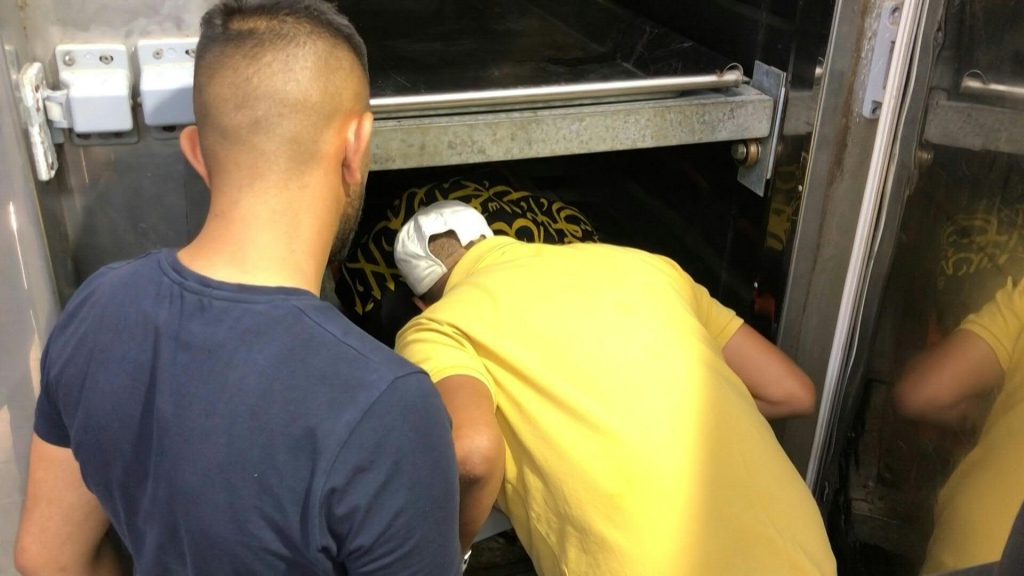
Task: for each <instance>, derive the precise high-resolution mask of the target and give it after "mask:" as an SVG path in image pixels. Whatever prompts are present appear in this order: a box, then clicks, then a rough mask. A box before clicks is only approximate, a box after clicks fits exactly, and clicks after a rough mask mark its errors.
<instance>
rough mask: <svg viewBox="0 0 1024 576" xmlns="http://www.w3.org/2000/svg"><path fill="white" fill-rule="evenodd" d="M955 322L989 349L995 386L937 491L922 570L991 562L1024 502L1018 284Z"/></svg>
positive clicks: (1023, 324)
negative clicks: (972, 438)
mask: <svg viewBox="0 0 1024 576" xmlns="http://www.w3.org/2000/svg"><path fill="white" fill-rule="evenodd" d="M960 328H961V329H963V330H970V331H971V332H973V333H975V334H977V335H978V336H980V337H981V338H982V339H983V340H985V342H987V343H988V345H989V346H991V347H992V350H993V351H994V352H995V354H996V357H997V358H998V359H999V364H1000V366H1002V368H1003V371H1004V378H1003V385H1002V389H1001V390H1000V391H999V394H998V396H996V400H995V403H994V404H993V405H992V410H991V412H989V415H988V418H987V419H986V420H985V424H984V426H983V427H982V430H981V434H980V435H979V436H978V443H977V445H976V446H975V447H974V449H973V450H971V451H970V453H968V454H967V456H966V457H964V459H963V461H962V462H961V463H960V464H959V465H958V466H957V468H956V470H954V471H953V474H952V475H951V476H950V477H949V480H947V481H946V485H945V486H943V488H942V491H941V492H939V498H938V501H937V502H936V505H935V530H934V531H933V532H932V538H931V541H930V542H929V543H928V554H927V557H926V560H925V564H924V568H923V569H922V573H924V574H932V573H936V572H945V571H949V570H953V569H956V568H966V567H968V566H974V565H977V564H984V563H988V562H995V561H996V560H998V559H999V557H1000V556H1001V555H1002V552H1003V547H1004V546H1005V545H1006V538H1007V537H1008V536H1009V534H1010V528H1011V527H1012V526H1013V520H1014V518H1015V517H1016V516H1017V511H1018V510H1019V509H1020V506H1021V502H1022V501H1024V338H1022V337H1021V336H1022V332H1024V282H1022V283H1020V284H1019V285H1017V287H1016V288H1015V287H1014V286H1013V283H1012V282H1010V281H1007V284H1006V287H1005V288H1003V289H1001V290H1000V291H999V292H998V293H997V294H996V296H995V298H994V299H993V300H992V301H991V302H989V303H988V304H986V305H985V306H984V307H983V308H982V309H981V310H980V311H979V312H977V313H976V314H972V315H970V316H968V317H967V318H966V319H965V320H964V321H963V324H961V325H960Z"/></svg>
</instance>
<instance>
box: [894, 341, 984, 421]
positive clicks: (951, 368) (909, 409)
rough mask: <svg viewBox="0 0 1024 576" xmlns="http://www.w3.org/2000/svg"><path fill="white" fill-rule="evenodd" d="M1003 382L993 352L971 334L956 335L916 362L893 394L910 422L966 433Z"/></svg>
mask: <svg viewBox="0 0 1024 576" xmlns="http://www.w3.org/2000/svg"><path fill="white" fill-rule="evenodd" d="M1002 380H1003V368H1002V366H1000V365H999V359H998V357H996V353H995V351H993V350H992V347H991V346H989V344H988V343H987V342H985V341H984V340H983V339H982V338H981V337H980V336H978V335H977V334H975V333H973V332H971V331H969V330H956V331H954V332H953V333H952V334H950V335H949V336H948V337H947V338H946V339H945V340H943V341H942V342H940V343H939V344H938V345H937V346H935V347H934V348H932V349H930V350H928V351H926V352H924V353H923V354H921V355H920V356H918V357H917V358H915V359H914V360H913V361H911V362H910V364H909V365H908V366H907V369H906V370H905V371H904V373H903V375H902V376H901V377H900V380H899V382H897V384H896V388H895V389H894V390H893V403H894V404H895V407H896V410H897V411H898V412H899V413H900V414H902V415H904V416H906V417H907V418H911V419H914V420H920V421H923V422H930V423H933V424H939V425H942V426H949V427H954V428H959V427H964V426H967V425H970V424H971V423H972V422H973V421H974V420H975V419H976V417H977V416H978V414H979V412H980V410H981V409H982V407H983V406H984V400H985V398H986V397H987V396H988V395H990V394H992V393H993V392H994V391H995V390H996V389H997V388H998V387H999V385H1000V384H1001V383H1002Z"/></svg>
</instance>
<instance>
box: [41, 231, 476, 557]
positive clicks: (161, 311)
mask: <svg viewBox="0 0 1024 576" xmlns="http://www.w3.org/2000/svg"><path fill="white" fill-rule="evenodd" d="M42 370H43V384H42V391H41V394H40V397H39V402H38V405H37V407H36V424H35V431H36V433H37V434H38V435H39V437H40V438H42V439H43V440H45V441H47V442H49V443H51V444H55V445H58V446H66V447H67V446H69V447H70V448H71V450H72V451H73V453H74V455H75V457H76V458H77V460H78V462H79V464H80V466H81V470H82V477H83V479H84V480H85V484H86V485H87V486H88V488H89V490H91V491H92V492H93V493H94V494H95V495H96V496H97V498H98V499H99V501H100V502H101V503H102V504H103V507H104V509H105V510H106V512H107V514H108V515H109V516H110V519H111V522H112V523H113V525H114V527H115V528H116V530H117V532H118V534H119V535H120V536H121V537H122V539H123V540H124V541H125V544H126V545H127V546H128V549H129V550H130V552H131V554H132V556H133V559H134V562H135V571H136V573H138V574H146V575H149V574H161V575H162V574H214V575H226V574H246V575H251V574H349V575H351V576H355V575H363V574H375V575H382V576H399V575H404V574H422V575H426V576H435V575H453V574H458V572H459V567H460V566H461V558H460V554H459V545H458V480H457V472H456V466H455V456H454V451H453V448H452V442H451V429H450V423H449V420H448V415H447V412H446V411H445V408H444V405H443V404H442V403H441V400H440V398H439V396H438V394H437V391H436V390H435V389H434V387H433V385H432V384H431V382H430V380H429V379H428V378H427V376H426V375H425V374H424V373H423V372H421V371H420V370H419V369H417V368H416V367H414V366H413V365H412V364H409V363H408V362H406V361H405V360H403V359H401V358H399V357H398V356H396V355H395V354H394V353H393V352H392V351H391V350H389V349H387V348H386V347H385V346H383V345H381V344H379V343H377V342H376V341H374V340H373V339H372V338H370V337H369V336H367V335H366V334H364V333H363V332H361V331H359V330H358V329H357V328H355V327H354V326H353V325H352V324H350V323H349V322H348V321H347V320H346V319H344V317H343V316H341V314H340V313H339V312H338V311H336V310H335V309H334V308H333V307H331V306H330V305H329V304H326V303H324V302H321V301H320V300H319V299H317V298H316V297H315V296H314V295H313V294H311V293H309V292H307V291H304V290H300V289H297V288H281V287H277V288H275V287H259V286H248V285H239V284H228V283H224V282H219V281H215V280H212V279H210V278H207V277H204V276H201V275H199V274H196V273H195V272H192V271H191V270H189V269H187V268H185V267H184V266H183V265H182V264H181V262H179V261H178V259H177V257H176V255H175V253H174V251H172V250H164V251H159V252H152V253H149V254H147V255H145V256H142V257H140V258H138V259H135V260H132V261H129V262H124V263H119V264H114V265H111V266H108V267H106V268H104V269H102V270H100V271H99V272H97V273H96V274H94V275H93V276H92V277H91V278H89V280H88V281H86V282H85V283H84V284H83V285H82V287H81V288H80V289H79V290H78V292H76V294H75V295H74V297H73V298H72V299H71V301H70V302H69V303H68V305H67V308H66V309H65V310H64V313H63V314H62V316H61V318H60V321H59V322H58V323H57V326H56V328H55V329H54V331H53V334H52V335H51V336H50V339H49V341H48V342H47V346H46V350H45V352H44V355H43V368H42Z"/></svg>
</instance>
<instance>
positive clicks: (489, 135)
mask: <svg viewBox="0 0 1024 576" xmlns="http://www.w3.org/2000/svg"><path fill="white" fill-rule="evenodd" d="M771 121H772V99H771V98H769V97H768V96H765V95H764V94H762V93H760V92H758V91H757V90H754V89H753V88H750V87H749V86H745V85H744V86H740V87H738V88H734V89H729V90H725V91H722V92H712V93H697V94H690V95H686V96H682V97H679V98H671V99H664V100H650V101H643V102H627V103H617V104H599V105H585V106H563V107H557V108H543V109H538V110H518V111H510V112H491V113H477V114H460V115H453V116H435V117H415V118H399V119H386V120H380V121H377V122H376V123H375V128H374V141H373V167H374V169H375V170H391V169H397V168H416V167H423V166H445V165H453V164H471V163H476V162H488V161H495V160H514V159H523V158H541V157H548V156H564V155H569V154H586V153H591V152H605V151H611V150H631V149H638V148H654V147H661V146H677V145H682V144H696V143H701V142H721V141H731V140H741V139H748V138H762V137H765V136H767V135H768V132H769V129H770V127H771Z"/></svg>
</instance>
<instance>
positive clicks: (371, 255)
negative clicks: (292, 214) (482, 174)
mask: <svg viewBox="0 0 1024 576" xmlns="http://www.w3.org/2000/svg"><path fill="white" fill-rule="evenodd" d="M442 200H458V201H460V202H465V203H466V204H469V205H470V206H472V207H474V208H476V209H477V210H479V211H480V213H481V214H483V215H484V217H485V218H486V219H487V223H488V224H489V225H490V226H491V230H493V231H494V233H495V234H496V235H500V236H511V237H513V238H517V239H519V240H522V241H524V242H544V243H548V244H570V243H573V242H597V241H598V236H597V232H596V231H595V230H594V227H593V226H592V225H591V223H590V221H589V220H588V219H587V218H586V216H584V215H583V214H582V213H580V211H579V210H577V209H576V208H574V207H573V206H570V205H568V204H566V203H564V202H561V201H559V200H558V199H555V198H552V197H551V196H548V195H542V194H539V193H536V192H530V191H526V190H521V189H517V188H515V187H513V186H510V185H508V184H506V183H504V182H502V181H501V179H500V178H479V177H474V178H462V177H459V178H452V179H450V180H446V181H443V182H438V183H434V184H429V185H427V186H424V187H422V188H411V189H409V190H407V191H406V192H405V193H403V194H402V196H401V197H400V198H398V199H397V200H396V201H395V202H394V204H393V205H392V206H391V207H390V209H388V211H387V213H386V214H385V215H384V217H383V218H382V219H380V220H379V221H377V222H376V223H374V224H373V225H372V228H370V229H369V231H368V232H366V233H365V234H363V235H362V236H361V237H360V238H359V240H358V242H357V243H356V244H355V245H353V246H352V249H351V250H349V253H348V256H347V258H346V259H345V261H344V262H343V263H342V264H341V267H340V268H341V270H340V273H339V274H338V278H337V279H336V281H335V295H336V296H337V297H338V301H339V302H340V304H341V309H342V312H344V313H345V315H346V316H348V317H349V318H350V319H351V320H352V321H353V322H354V323H355V324H356V325H358V326H359V327H360V328H362V329H363V330H365V331H366V332H367V333H369V334H370V335H371V336H373V337H374V338H377V339H378V340H380V341H381V342H383V343H384V344H387V345H388V346H391V347H394V344H395V336H396V335H397V334H398V331H399V330H400V329H401V328H402V326H404V325H405V324H406V322H408V321H409V320H410V319H411V318H412V317H413V316H415V315H416V314H417V313H418V312H419V310H418V309H417V308H416V305H415V304H414V303H413V300H412V298H413V293H412V290H410V289H409V287H408V286H407V285H406V284H405V282H404V281H403V280H402V277H401V274H400V273H399V272H398V268H397V266H395V257H394V253H393V249H394V245H395V237H396V236H397V235H398V230H399V229H400V228H401V227H402V225H403V224H405V223H406V222H407V221H408V220H409V219H410V218H412V216H413V214H415V213H416V211H417V210H419V209H420V208H422V207H424V206H429V205H430V204H433V203H434V202H440V201H442Z"/></svg>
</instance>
